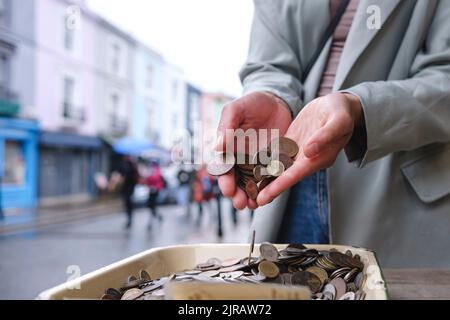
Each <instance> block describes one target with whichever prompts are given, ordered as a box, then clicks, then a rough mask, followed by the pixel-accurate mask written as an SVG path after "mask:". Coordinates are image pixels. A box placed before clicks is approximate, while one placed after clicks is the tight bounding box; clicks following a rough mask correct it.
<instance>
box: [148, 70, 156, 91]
mask: <svg viewBox="0 0 450 320" xmlns="http://www.w3.org/2000/svg"><path fill="white" fill-rule="evenodd" d="M154 73H155V71H154V68H153V66H152V65H149V66H148V67H147V88H149V89H151V88H153V77H154Z"/></svg>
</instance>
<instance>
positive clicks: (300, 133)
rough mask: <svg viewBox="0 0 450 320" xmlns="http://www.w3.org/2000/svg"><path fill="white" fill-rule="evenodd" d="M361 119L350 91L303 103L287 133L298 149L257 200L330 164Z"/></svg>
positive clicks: (265, 201)
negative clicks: (288, 163)
mask: <svg viewBox="0 0 450 320" xmlns="http://www.w3.org/2000/svg"><path fill="white" fill-rule="evenodd" d="M362 122H363V112H362V107H361V102H360V100H359V98H358V97H356V96H353V95H351V94H343V93H333V94H329V95H327V96H323V97H320V98H317V99H315V100H313V101H312V102H310V103H309V104H308V105H306V106H305V107H304V108H303V109H302V111H301V112H300V113H299V115H298V116H297V118H296V119H295V120H294V121H293V122H292V124H291V125H290V127H289V129H288V131H287V133H286V137H288V138H290V139H292V140H294V141H296V142H297V144H298V145H299V147H300V152H299V154H298V155H297V157H296V159H295V162H294V164H293V165H292V166H291V167H290V168H289V169H288V170H286V171H285V172H284V173H283V174H282V175H281V176H280V177H278V178H277V179H276V180H274V181H273V182H272V183H271V184H270V185H269V186H267V187H266V188H265V189H264V190H262V191H261V192H260V194H259V195H258V199H257V204H258V205H259V206H263V205H266V204H268V203H270V202H271V201H272V200H273V199H275V198H276V197H277V196H279V195H280V194H281V193H282V192H284V191H285V190H287V189H289V188H290V187H292V186H293V185H294V184H296V183H297V182H299V181H301V180H302V179H304V178H305V177H307V176H309V175H311V174H313V173H314V172H317V171H319V170H321V169H325V168H329V167H331V166H332V165H333V164H334V162H335V161H336V158H337V156H338V154H339V152H340V151H341V150H342V149H343V148H344V147H345V146H346V145H347V144H348V142H349V140H350V138H351V137H352V134H353V130H354V128H355V126H357V125H361V124H362Z"/></svg>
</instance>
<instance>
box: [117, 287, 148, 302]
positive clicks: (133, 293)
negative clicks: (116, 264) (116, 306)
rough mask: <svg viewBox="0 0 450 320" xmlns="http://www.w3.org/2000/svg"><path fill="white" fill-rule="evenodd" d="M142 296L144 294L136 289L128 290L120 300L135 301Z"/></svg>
mask: <svg viewBox="0 0 450 320" xmlns="http://www.w3.org/2000/svg"><path fill="white" fill-rule="evenodd" d="M143 294H144V292H143V291H142V290H140V289H137V288H134V289H130V290H128V291H126V292H125V293H124V294H123V296H122V300H136V299H137V298H139V297H140V296H142V295H143Z"/></svg>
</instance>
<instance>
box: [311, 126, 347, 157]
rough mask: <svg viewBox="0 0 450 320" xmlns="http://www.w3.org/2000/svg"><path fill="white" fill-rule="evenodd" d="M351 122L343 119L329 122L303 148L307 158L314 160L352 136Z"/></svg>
mask: <svg viewBox="0 0 450 320" xmlns="http://www.w3.org/2000/svg"><path fill="white" fill-rule="evenodd" d="M352 130H353V129H352V125H351V122H348V123H347V121H344V120H342V119H334V120H331V121H329V122H328V123H327V124H325V126H323V127H322V128H320V129H319V130H318V131H317V132H315V133H314V134H313V135H312V136H311V138H310V139H309V140H308V141H307V142H306V143H305V145H304V146H303V153H304V155H305V157H307V158H314V157H316V156H317V155H319V154H320V153H321V152H323V151H324V150H326V149H327V148H329V147H330V146H332V145H335V144H339V143H341V142H342V141H343V140H345V138H347V137H349V136H350V135H351V134H352Z"/></svg>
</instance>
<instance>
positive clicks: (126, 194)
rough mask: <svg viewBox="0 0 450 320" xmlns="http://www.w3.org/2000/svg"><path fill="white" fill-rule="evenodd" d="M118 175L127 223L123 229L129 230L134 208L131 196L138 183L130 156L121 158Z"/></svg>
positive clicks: (135, 167) (137, 174) (137, 175)
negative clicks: (120, 181)
mask: <svg viewBox="0 0 450 320" xmlns="http://www.w3.org/2000/svg"><path fill="white" fill-rule="evenodd" d="M118 173H119V174H120V176H121V180H122V187H121V195H122V201H123V204H124V208H125V213H126V215H127V223H126V225H125V228H127V229H129V228H130V227H131V224H132V222H133V209H134V206H133V201H132V196H133V193H134V189H135V187H136V184H137V183H138V181H139V172H138V169H137V166H136V164H135V163H134V161H133V159H132V158H131V157H130V156H128V155H124V156H123V158H122V163H121V164H120V166H119V169H118Z"/></svg>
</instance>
